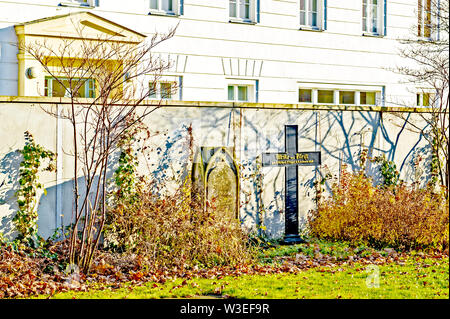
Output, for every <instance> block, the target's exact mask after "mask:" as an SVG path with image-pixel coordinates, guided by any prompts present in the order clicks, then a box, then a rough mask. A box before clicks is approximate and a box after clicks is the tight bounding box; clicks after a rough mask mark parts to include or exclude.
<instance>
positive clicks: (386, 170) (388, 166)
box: [373, 154, 400, 186]
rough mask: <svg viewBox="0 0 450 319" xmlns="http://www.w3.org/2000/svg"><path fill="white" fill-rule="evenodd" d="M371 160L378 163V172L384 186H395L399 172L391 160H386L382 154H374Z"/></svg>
mask: <svg viewBox="0 0 450 319" xmlns="http://www.w3.org/2000/svg"><path fill="white" fill-rule="evenodd" d="M373 162H375V163H378V164H380V173H381V175H382V176H383V184H384V185H385V186H395V185H397V184H398V182H399V176H400V173H399V172H398V170H397V166H396V165H395V163H394V162H393V161H388V160H387V159H386V157H385V156H384V154H382V155H380V156H376V157H374V159H373Z"/></svg>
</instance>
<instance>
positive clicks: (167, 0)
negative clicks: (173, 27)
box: [162, 0, 173, 12]
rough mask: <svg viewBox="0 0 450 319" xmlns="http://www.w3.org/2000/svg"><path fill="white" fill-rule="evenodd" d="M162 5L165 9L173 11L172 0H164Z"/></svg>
mask: <svg viewBox="0 0 450 319" xmlns="http://www.w3.org/2000/svg"><path fill="white" fill-rule="evenodd" d="M162 7H163V8H162V9H163V10H164V11H169V12H170V11H173V7H172V0H162Z"/></svg>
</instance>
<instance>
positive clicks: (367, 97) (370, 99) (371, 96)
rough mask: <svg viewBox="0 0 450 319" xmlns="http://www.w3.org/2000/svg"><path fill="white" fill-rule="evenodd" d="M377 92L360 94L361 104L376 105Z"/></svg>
mask: <svg viewBox="0 0 450 319" xmlns="http://www.w3.org/2000/svg"><path fill="white" fill-rule="evenodd" d="M375 97H376V93H375V92H361V93H360V94H359V103H360V104H367V105H375Z"/></svg>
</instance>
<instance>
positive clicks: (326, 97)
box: [317, 90, 334, 103]
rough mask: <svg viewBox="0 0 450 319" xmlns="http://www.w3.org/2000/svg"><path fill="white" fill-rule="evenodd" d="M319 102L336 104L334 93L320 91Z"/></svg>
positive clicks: (318, 93)
mask: <svg viewBox="0 0 450 319" xmlns="http://www.w3.org/2000/svg"><path fill="white" fill-rule="evenodd" d="M317 101H318V102H319V103H334V92H333V91H330V90H318V91H317Z"/></svg>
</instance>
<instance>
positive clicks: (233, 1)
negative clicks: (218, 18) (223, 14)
mask: <svg viewBox="0 0 450 319" xmlns="http://www.w3.org/2000/svg"><path fill="white" fill-rule="evenodd" d="M254 11H255V0H229V16H230V19H231V21H233V20H237V21H244V22H252V21H254V20H255V18H254V17H255V14H254Z"/></svg>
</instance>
